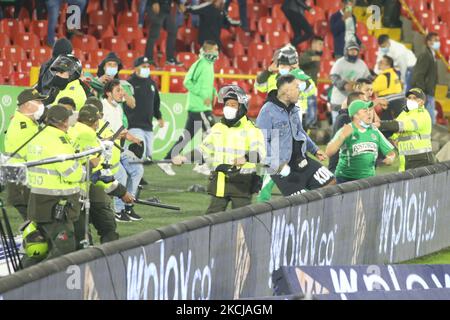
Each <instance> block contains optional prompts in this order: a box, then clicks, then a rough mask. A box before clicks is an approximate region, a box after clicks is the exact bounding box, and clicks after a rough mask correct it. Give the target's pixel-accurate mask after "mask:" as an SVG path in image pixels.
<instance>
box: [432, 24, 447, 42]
mask: <svg viewBox="0 0 450 320" xmlns="http://www.w3.org/2000/svg"><path fill="white" fill-rule="evenodd" d="M449 25H450V23H449V24H447V23H440V24H435V25H433V26H432V27H431V28H430V31H432V32H436V33H437V34H438V35H439V37H440V38H441V41H442V40H444V39H447V38H448V37H449V36H450V27H449Z"/></svg>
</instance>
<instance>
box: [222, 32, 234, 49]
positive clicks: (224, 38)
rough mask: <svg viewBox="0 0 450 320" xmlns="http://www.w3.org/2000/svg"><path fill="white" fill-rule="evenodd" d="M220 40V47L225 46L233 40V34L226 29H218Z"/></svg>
mask: <svg viewBox="0 0 450 320" xmlns="http://www.w3.org/2000/svg"><path fill="white" fill-rule="evenodd" d="M220 42H221V43H222V47H225V46H226V45H227V44H228V43H230V42H233V35H232V34H231V32H230V31H228V30H227V29H222V30H221V31H220Z"/></svg>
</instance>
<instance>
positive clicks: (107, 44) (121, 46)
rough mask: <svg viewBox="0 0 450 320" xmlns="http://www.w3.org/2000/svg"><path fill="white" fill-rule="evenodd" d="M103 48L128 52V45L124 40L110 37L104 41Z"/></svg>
mask: <svg viewBox="0 0 450 320" xmlns="http://www.w3.org/2000/svg"><path fill="white" fill-rule="evenodd" d="M102 48H103V49H107V50H110V51H115V52H121V51H127V50H128V45H127V43H126V42H125V40H123V38H119V37H108V38H103V39H102Z"/></svg>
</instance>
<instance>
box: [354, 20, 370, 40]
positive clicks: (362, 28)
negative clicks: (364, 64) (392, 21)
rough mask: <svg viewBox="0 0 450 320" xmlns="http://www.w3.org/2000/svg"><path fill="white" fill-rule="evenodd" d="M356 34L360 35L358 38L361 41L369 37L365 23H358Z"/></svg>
mask: <svg viewBox="0 0 450 320" xmlns="http://www.w3.org/2000/svg"><path fill="white" fill-rule="evenodd" d="M356 34H357V35H358V38H360V39H361V37H364V36H368V35H369V30H368V29H367V26H366V24H365V23H362V22H357V23H356Z"/></svg>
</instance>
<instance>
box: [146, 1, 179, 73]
mask: <svg viewBox="0 0 450 320" xmlns="http://www.w3.org/2000/svg"><path fill="white" fill-rule="evenodd" d="M176 3H177V6H178V9H179V10H180V11H181V12H184V11H185V7H184V4H181V3H179V2H178V1H176ZM147 8H148V16H149V19H150V30H149V32H148V39H147V46H146V48H145V56H146V57H147V58H148V59H149V60H150V64H152V65H156V63H155V60H154V59H153V49H154V47H155V43H156V41H157V40H158V39H159V37H160V31H161V28H162V27H164V29H166V31H167V40H166V41H167V42H166V64H167V65H173V66H182V65H183V64H182V63H180V62H178V61H177V60H176V59H175V43H176V39H177V27H176V24H175V14H174V13H171V9H172V0H149V1H148V3H147Z"/></svg>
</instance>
